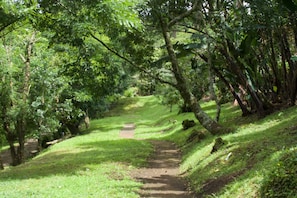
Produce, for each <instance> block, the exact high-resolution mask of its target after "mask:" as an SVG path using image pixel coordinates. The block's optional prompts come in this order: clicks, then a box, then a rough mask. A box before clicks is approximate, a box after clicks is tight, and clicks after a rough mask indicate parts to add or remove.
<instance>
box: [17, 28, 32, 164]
mask: <svg viewBox="0 0 297 198" xmlns="http://www.w3.org/2000/svg"><path fill="white" fill-rule="evenodd" d="M34 42H35V32H33V33H32V36H31V38H30V39H29V40H28V42H27V46H26V51H25V57H23V56H22V55H21V57H22V59H23V62H24V64H25V67H24V69H23V74H24V77H23V88H22V97H23V106H22V107H21V110H20V113H19V115H18V118H17V121H16V132H17V137H18V143H19V147H18V149H17V157H18V160H19V164H21V163H23V162H24V154H25V135H26V132H27V130H28V129H27V122H26V114H27V113H26V108H29V107H27V99H28V95H29V92H30V76H31V56H32V52H33V45H34Z"/></svg>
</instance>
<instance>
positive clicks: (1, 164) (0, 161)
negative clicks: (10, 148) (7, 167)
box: [0, 155, 4, 170]
mask: <svg viewBox="0 0 297 198" xmlns="http://www.w3.org/2000/svg"><path fill="white" fill-rule="evenodd" d="M3 169H4V166H3V161H2V158H1V155H0V170H3Z"/></svg>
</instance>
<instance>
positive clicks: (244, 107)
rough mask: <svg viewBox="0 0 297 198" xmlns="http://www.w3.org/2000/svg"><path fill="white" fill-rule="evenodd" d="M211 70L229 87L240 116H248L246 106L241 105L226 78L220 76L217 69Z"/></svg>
mask: <svg viewBox="0 0 297 198" xmlns="http://www.w3.org/2000/svg"><path fill="white" fill-rule="evenodd" d="M213 70H214V71H215V73H216V75H217V76H218V77H219V78H220V79H221V80H222V81H223V82H224V84H225V85H226V86H227V87H229V90H230V92H231V93H232V95H233V97H234V99H235V100H236V101H237V102H238V105H239V107H240V109H241V112H242V116H243V117H244V116H248V115H250V114H251V112H250V111H249V110H248V109H247V107H246V105H244V104H243V102H242V100H241V98H240V97H239V96H238V94H237V93H236V91H235V89H234V87H233V85H232V84H231V83H229V82H228V81H227V80H226V78H225V77H224V76H223V75H222V74H221V72H220V71H219V70H218V69H217V68H215V67H213Z"/></svg>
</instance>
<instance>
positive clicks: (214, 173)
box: [0, 96, 297, 198]
mask: <svg viewBox="0 0 297 198" xmlns="http://www.w3.org/2000/svg"><path fill="white" fill-rule="evenodd" d="M202 107H203V108H204V110H206V111H207V112H208V113H209V114H210V115H211V116H212V117H214V116H215V113H216V111H215V104H214V103H213V102H210V103H203V104H202ZM177 112H178V109H177V107H174V108H173V111H172V112H170V110H169V108H168V107H166V106H164V105H161V104H160V103H159V101H158V99H157V98H155V97H152V96H150V97H137V98H126V99H122V100H121V101H120V102H119V104H118V105H117V106H116V107H115V108H114V109H113V110H112V111H110V112H107V113H106V118H104V119H99V120H93V121H92V122H91V128H90V129H88V130H86V131H85V134H84V135H81V136H77V137H74V138H71V139H68V140H66V141H63V142H61V143H59V144H56V145H54V146H52V147H50V148H49V149H46V150H44V151H43V152H42V153H41V154H40V155H38V156H37V157H35V158H34V159H32V160H29V161H28V162H26V163H25V164H23V165H20V166H18V167H11V168H6V169H5V170H4V171H1V172H0V197H129V198H130V197H132V198H133V197H138V194H137V193H136V192H137V190H138V189H139V188H140V187H141V183H139V182H136V181H134V180H133V179H132V178H131V176H130V174H129V173H130V171H132V170H133V169H135V168H138V167H142V166H144V165H145V164H146V159H147V158H148V157H149V155H150V154H151V152H152V146H151V145H150V144H149V143H148V141H144V140H136V139H160V140H170V141H173V142H175V143H176V144H177V145H178V146H179V147H180V148H181V149H182V152H183V161H182V163H181V166H180V170H181V173H183V175H184V176H186V177H187V179H188V180H189V182H190V183H191V188H192V189H193V190H195V191H196V192H198V193H201V192H203V190H205V187H207V185H210V184H211V182H212V181H213V178H216V179H217V180H218V181H222V182H221V183H220V185H219V187H220V188H217V189H216V191H215V192H213V193H212V194H209V195H208V197H220V198H229V197H259V188H260V186H261V183H262V181H263V179H264V178H265V176H266V175H267V174H268V173H269V170H271V169H272V168H273V167H274V165H275V164H276V163H277V160H278V159H279V158H280V157H281V156H282V153H283V152H285V151H286V150H288V149H290V148H293V147H296V142H297V128H296V127H295V126H296V125H297V124H295V123H297V113H296V112H297V109H296V107H292V108H289V109H287V110H284V111H282V112H276V113H274V114H272V115H270V116H267V117H266V118H265V119H262V120H257V119H256V117H255V116H251V117H245V118H243V117H241V112H240V110H239V109H238V107H234V106H232V105H230V104H225V105H223V106H222V115H221V119H220V123H221V124H222V125H224V126H227V127H230V128H232V129H233V132H232V133H230V134H225V135H222V136H221V137H222V138H223V139H224V140H225V141H226V142H227V143H226V145H225V146H224V147H223V148H221V149H220V150H219V151H217V152H215V153H213V154H210V151H211V149H212V146H213V144H214V139H215V138H216V137H215V136H212V135H211V134H209V133H208V132H206V131H205V130H204V129H203V128H202V127H201V126H200V125H199V124H198V125H196V126H195V127H193V128H191V129H188V130H186V131H184V130H182V125H181V123H182V121H183V120H185V119H194V116H193V114H192V113H182V114H177ZM173 120H176V122H172V121H173ZM132 122H133V123H135V125H136V130H135V132H136V134H135V137H136V139H135V140H131V139H121V138H120V137H119V131H120V129H121V128H122V127H123V125H124V124H125V123H132ZM194 129H195V130H197V131H202V132H204V133H205V134H206V137H205V139H203V140H200V141H198V140H196V141H193V142H188V141H187V139H188V137H189V136H190V135H191V133H192V131H193V130H194ZM228 155H229V158H228V159H227V156H228ZM230 178H235V179H230Z"/></svg>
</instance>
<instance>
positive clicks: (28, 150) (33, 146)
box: [0, 139, 38, 167]
mask: <svg viewBox="0 0 297 198" xmlns="http://www.w3.org/2000/svg"><path fill="white" fill-rule="evenodd" d="M37 150H38V141H37V140H36V139H28V140H27V141H26V143H25V159H29V158H31V157H34V156H35V155H36V154H37V153H32V151H37ZM0 155H1V160H2V163H3V166H4V167H7V166H10V164H11V163H12V159H11V155H10V150H9V149H7V150H4V151H2V152H0Z"/></svg>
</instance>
